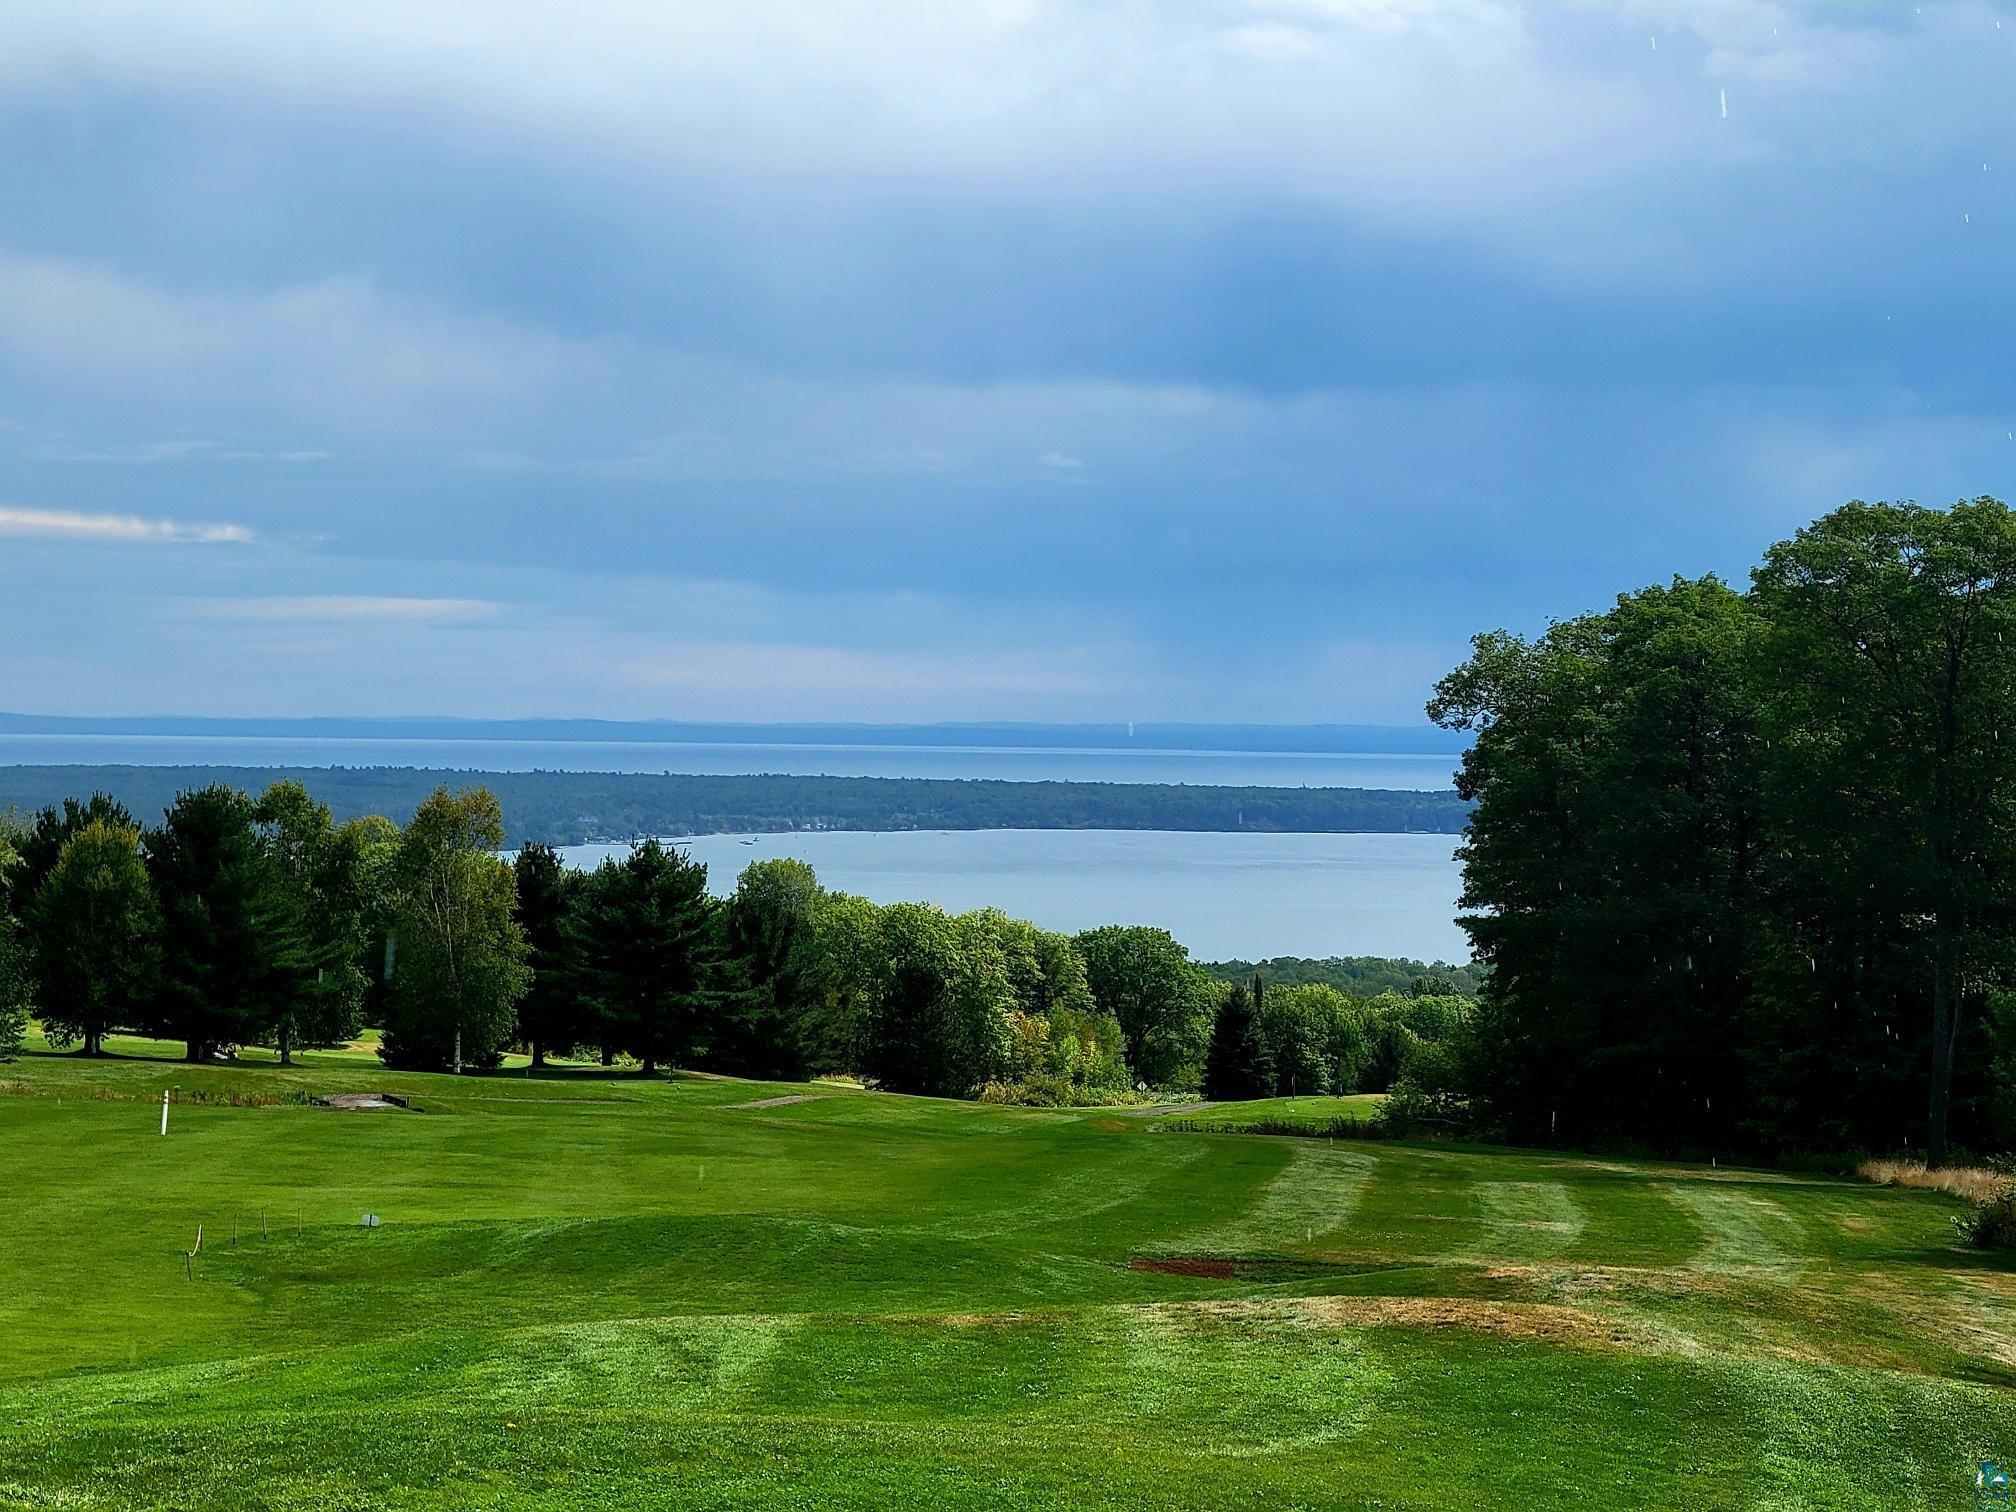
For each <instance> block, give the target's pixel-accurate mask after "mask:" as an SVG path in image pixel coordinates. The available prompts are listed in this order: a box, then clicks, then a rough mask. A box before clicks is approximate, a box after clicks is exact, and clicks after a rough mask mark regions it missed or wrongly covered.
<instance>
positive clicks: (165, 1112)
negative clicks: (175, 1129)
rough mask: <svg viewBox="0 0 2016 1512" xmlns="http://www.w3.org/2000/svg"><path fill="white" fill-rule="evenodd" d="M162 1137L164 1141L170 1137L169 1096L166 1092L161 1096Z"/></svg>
mask: <svg viewBox="0 0 2016 1512" xmlns="http://www.w3.org/2000/svg"><path fill="white" fill-rule="evenodd" d="M161 1137H162V1138H163V1139H166V1138H167V1137H168V1094H167V1093H166V1092H163V1093H162V1094H161Z"/></svg>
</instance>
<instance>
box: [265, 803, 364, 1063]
mask: <svg viewBox="0 0 2016 1512" xmlns="http://www.w3.org/2000/svg"><path fill="white" fill-rule="evenodd" d="M254 813H255V815H256V817H257V819H258V821H259V831H260V837H261V841H262V843H263V845H264V848H265V853H266V856H267V859H268V862H269V864H270V865H271V867H272V870H273V873H274V877H275V883H276V886H277V887H278V888H279V890H280V892H281V894H282V895H283V897H284V898H285V900H286V913H287V916H288V917H289V918H290V919H291V921H292V924H293V927H294V929H295V930H296V931H297V932H298V935H299V949H300V952H301V954H302V956H303V960H302V962H301V970H300V971H299V972H298V973H297V976H296V982H295V985H294V987H293V990H291V991H289V992H288V993H286V994H284V995H283V996H282V997H281V998H280V1000H279V1001H278V1002H277V1003H276V1004H275V1006H274V1009H273V1011H272V1012H271V1013H270V1014H269V1015H268V1019H267V1022H266V1024H265V1026H264V1035H263V1037H262V1043H270V1044H272V1045H273V1046H274V1047H275V1048H277V1049H278V1050H279V1052H280V1059H281V1061H282V1062H283V1063H284V1062H286V1061H289V1060H291V1059H292V1058H293V1052H294V1050H295V1048H296V1047H297V1046H303V1045H340V1044H343V1043H345V1042H346V1041H348V1040H350V1039H353V1038H354V1037H355V1036H356V1035H357V1033H358V1031H359V1029H360V1028H361V1027H362V1025H363V1020H364V1005H365V1002H366V1000H367V995H368V992H369V989H370V985H371V977H370V975H369V974H368V973H367V969H366V966H365V960H366V956H367V952H368V951H369V949H370V947H371V946H373V945H379V947H380V952H379V961H380V962H381V963H382V960H383V955H382V943H381V942H382V938H383V934H382V930H383V923H382V919H383V915H384V914H385V912H386V909H387V907H388V904H389V900H388V899H387V898H386V897H385V896H384V895H383V894H384V882H385V878H384V872H385V866H384V864H383V860H384V858H385V857H389V855H390V853H391V851H392V850H393V849H394V847H395V846H396V841H397V835H396V832H395V833H393V834H389V835H388V834H385V833H384V831H386V830H389V829H390V826H389V825H386V824H384V822H383V821H382V820H381V821H379V823H378V824H377V825H367V824H363V823H355V824H349V825H345V826H344V827H343V828H342V829H340V830H339V829H337V828H336V826H335V823H334V820H333V818H332V817H331V815H330V813H329V810H328V808H327V806H326V805H323V804H320V803H317V802H316V801H315V800H314V799H313V798H311V797H309V795H308V790H307V789H306V788H304V787H302V786H301V784H299V783H298V782H276V783H274V784H273V785H272V786H271V787H269V788H267V789H266V791H265V792H264V793H263V794H261V795H260V797H259V801H258V803H257V805H256V806H255V809H254ZM380 853H382V854H380Z"/></svg>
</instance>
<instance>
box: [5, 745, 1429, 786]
mask: <svg viewBox="0 0 2016 1512" xmlns="http://www.w3.org/2000/svg"><path fill="white" fill-rule="evenodd" d="M1456 760H1457V758H1456V757H1454V756H1448V755H1442V756H1394V755H1359V754H1337V753H1329V752H1326V753H1312V754H1307V755H1304V754H1298V753H1295V752H1278V751H1254V752H1246V751H1163V750H1133V749H1129V750H1110V751H1100V750H1084V751H1072V750H1031V749H1008V748H999V749H989V748H959V747H950V746H846V745H711V744H703V743H698V742H684V741H681V742H665V743H662V744H646V743H634V744H633V743H629V742H609V741H545V740H387V739H324V738H321V737H313V736H308V737H282V736H236V735H15V734H5V735H0V765H5V766H41V765H68V764H71V763H85V764H90V765H101V764H110V765H132V766H410V767H446V768H451V769H455V770H462V771H483V772H529V771H534V770H539V771H565V772H691V773H698V774H702V775H708V776H735V775H746V774H750V773H756V772H777V773H783V774H786V775H791V776H828V777H994V778H1004V779H1013V780H1017V781H1027V782H1042V781H1051V782H1188V783H1195V784H1198V785H1201V786H1210V787H1361V788H1413V789H1429V788H1446V787H1447V786H1448V785H1449V781H1450V778H1451V776H1452V775H1453V774H1454V772H1455V770H1456Z"/></svg>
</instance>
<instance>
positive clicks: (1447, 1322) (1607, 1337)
mask: <svg viewBox="0 0 2016 1512" xmlns="http://www.w3.org/2000/svg"><path fill="white" fill-rule="evenodd" d="M1146 1310H1147V1311H1151V1312H1156V1313H1161V1314H1164V1315H1167V1316H1170V1317H1179V1316H1184V1315H1188V1316H1192V1317H1209V1318H1219V1319H1232V1318H1252V1319H1254V1320H1256V1321H1265V1320H1267V1319H1273V1320H1275V1321H1277V1322H1281V1323H1290V1324H1297V1325H1300V1326H1303V1327H1311V1328H1423V1329H1450V1328H1454V1329H1462V1330H1464V1331H1466V1332H1470V1333H1486V1334H1492V1335H1495V1336H1496V1337H1498V1338H1503V1339H1527V1340H1540V1341H1543V1342H1546V1343H1550V1344H1565V1345H1572V1346H1576V1347H1579V1348H1583V1349H1633V1350H1639V1351H1648V1352H1649V1351H1652V1350H1655V1349H1659V1348H1661V1347H1662V1346H1661V1344H1660V1342H1659V1341H1658V1340H1657V1339H1656V1338H1655V1337H1654V1336H1653V1335H1651V1334H1648V1333H1646V1332H1644V1331H1643V1330H1640V1329H1637V1328H1634V1327H1633V1326H1631V1325H1630V1324H1628V1323H1626V1322H1625V1321H1624V1320H1622V1319H1612V1318H1603V1317H1598V1316H1597V1315H1596V1314H1594V1313H1589V1312H1584V1311H1583V1310H1582V1309H1580V1308H1576V1307H1563V1306H1560V1305H1558V1304H1556V1303H1550V1302H1495V1301H1487V1300H1483V1299H1480V1298H1475V1297H1292V1298H1290V1297H1281V1298H1266V1299H1254V1300H1251V1301H1229V1302H1174V1303H1156V1304H1152V1305H1151V1306H1150V1307H1149V1308H1148V1309H1146Z"/></svg>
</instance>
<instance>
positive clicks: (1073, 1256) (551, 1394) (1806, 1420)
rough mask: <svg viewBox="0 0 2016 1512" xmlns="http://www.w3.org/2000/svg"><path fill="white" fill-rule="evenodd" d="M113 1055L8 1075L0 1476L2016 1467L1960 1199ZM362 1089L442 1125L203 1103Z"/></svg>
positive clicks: (1068, 1500)
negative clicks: (195, 1247)
mask: <svg viewBox="0 0 2016 1512" xmlns="http://www.w3.org/2000/svg"><path fill="white" fill-rule="evenodd" d="M114 1048H115V1049H116V1050H118V1051H119V1052H120V1054H119V1058H113V1059H107V1060H104V1061H95V1062H86V1061H81V1060H78V1059H76V1058H72V1057H57V1056H49V1055H41V1054H31V1055H27V1056H24V1057H23V1058H21V1059H20V1060H18V1061H16V1062H14V1063H13V1064H12V1065H8V1066H4V1067H0V1083H4V1084H5V1085H6V1086H7V1087H8V1088H10V1089H11V1090H10V1094H9V1095H6V1096H0V1149H4V1150H5V1151H7V1152H8V1155H9V1157H10V1158H9V1159H7V1160H6V1161H5V1162H4V1163H0V1202H4V1211H5V1212H6V1213H7V1214H8V1216H9V1229H8V1239H7V1242H6V1243H5V1244H4V1245H0V1504H9V1503H13V1502H18V1503H21V1504H24V1505H30V1506H34V1505H65V1506H107V1507H113V1506H117V1507H125V1506H134V1505H143V1506H144V1505H159V1506H177V1507H189V1506H205V1507H209V1506H233V1505H246V1506H275V1507H329V1506H334V1507H346V1506H350V1507H362V1506H381V1505H392V1506H408V1507H427V1508H448V1507H458V1508H459V1507H471V1506H553V1507H558V1506H651V1505H674V1506H720V1507H729V1506H746V1505H752V1504H777V1505H794V1506H821V1507H824V1506H858V1507H870V1506H874V1507H885V1506H892V1505H933V1506H953V1507H965V1506H971V1507H989V1508H992V1507H1002V1506H1007V1507H1051V1506H1085V1507H1116V1508H1117V1507H1195V1506H1225V1505H1233V1504H1240V1505H1244V1504H1251V1503H1254V1502H1260V1503H1265V1504H1271V1505H1278V1506H1281V1507H1296V1506H1329V1505H1344V1506H1362V1505H1374V1504H1376V1505H1384V1506H1421V1507H1441V1506H1446V1505H1450V1504H1451V1497H1452V1495H1453V1494H1454V1491H1456V1490H1460V1491H1461V1492H1462V1495H1463V1496H1465V1497H1471V1498H1472V1499H1473V1500H1474V1499H1476V1497H1479V1496H1481V1497H1482V1498H1483V1500H1484V1504H1487V1505H1506V1506H1520V1507H1533V1506H1562V1507H1581V1506H1589V1505H1605V1506H1627V1505H1628V1506H1637V1505H1649V1506H1674V1507H1678V1506H1687V1507H1717V1506H1721V1507H1747V1506H1755V1505H1759V1504H1768V1505H1774V1506H1804V1505H1812V1506H1826V1507H1843V1506H1845V1507H1868V1508H1879V1507H1881V1508H1892V1507H1899V1506H1916V1505H1939V1504H1942V1503H1946V1504H1953V1505H1965V1504H1966V1503H1965V1497H1966V1496H1967V1495H1968V1494H1969V1492H1968V1486H1969V1482H1970V1481H1971V1476H1972V1473H1973V1468H1974V1462H1975V1460H1976V1459H1977V1458H1994V1457H1997V1455H1998V1454H1999V1455H2004V1456H2007V1455H2010V1454H2011V1453H2012V1450H2016V1275H2012V1274H2011V1272H2010V1270H2009V1269H2008V1268H2007V1267H2006V1266H2005V1265H2004V1264H2003V1263H2002V1262H2000V1261H1999V1260H1997V1259H1996V1258H1995V1257H1992V1256H1986V1255H1982V1254H1979V1253H1976V1252H1972V1251H1969V1250H1966V1249H1964V1248H1962V1247H1960V1246H1959V1244H1958V1243H1957V1241H1956V1239H1955V1236H1954V1235H1953V1232H1952V1226H1951V1223H1950V1218H1951V1216H1952V1215H1953V1214H1954V1213H1956V1212H1958V1211H1960V1203H1959V1202H1958V1201H1956V1200H1955V1199H1954V1198H1952V1197H1949V1196H1947V1195H1945V1194H1943V1193H1940V1192H1935V1191H1918V1190H1907V1189H1902V1188H1894V1187H1892V1188H1884V1187H1877V1186H1873V1185H1869V1184H1866V1183H1862V1182H1852V1181H1850V1182H1843V1181H1832V1180H1825V1179H1820V1178H1815V1177H1809V1176H1792V1175H1786V1174H1783V1173H1777V1172H1766V1171H1741V1170H1731V1169H1728V1168H1722V1169H1702V1168H1697V1167H1689V1166H1677V1165H1674V1166H1662V1165H1642V1164H1632V1163H1624V1162H1611V1161H1602V1160H1590V1159H1584V1158H1581V1157H1576V1156H1563V1155H1557V1154H1548V1153H1544V1152H1516V1151H1504V1150H1473V1149H1463V1150H1458V1149H1452V1148H1448V1147H1441V1146H1435V1145H1417V1144H1404V1143H1387V1142H1358V1141H1350V1140H1341V1139H1340V1140H1335V1141H1323V1140H1316V1141H1310V1140H1298V1139H1292V1138H1253V1137H1250V1136H1236V1135H1226V1136H1212V1135H1192V1134H1182V1133H1167V1132H1159V1131H1158V1129H1157V1125H1158V1123H1163V1122H1166V1120H1157V1119H1154V1118H1145V1119H1144V1118H1138V1117H1131V1116H1126V1115H1123V1114H1121V1113H1119V1112H1116V1111H1115V1110H1106V1109H1090V1110H1082V1111H1069V1112H1067V1111H1058V1110H1037V1109H1022V1108H1011V1107H977V1106H973V1105H970V1104H959V1103H952V1102H943V1101H936V1100H931V1099H906V1098H896V1097H888V1096H883V1095H880V1094H875V1093H870V1092H864V1091H862V1090H861V1089H859V1088H858V1087H852V1086H847V1085H841V1084H835V1083H812V1084H805V1085H795V1086H794V1085H782V1084H752V1083H743V1082H733V1081H725V1080H710V1079H692V1078H680V1079H664V1080H661V1079H645V1078H641V1077H639V1076H637V1075H636V1074H635V1073H634V1072H629V1071H623V1070H616V1071H609V1072H605V1071H603V1070H602V1069H601V1068H600V1067H592V1066H569V1067H554V1068H552V1069H550V1070H548V1071H545V1072H542V1073H539V1074H528V1072H527V1070H526V1068H524V1067H523V1066H517V1067H513V1068H511V1069H510V1070H507V1071H503V1072H498V1073H493V1074H489V1075H483V1076H465V1077H462V1078H455V1077H449V1076H423V1075H415V1074H413V1073H400V1072H388V1071H386V1070H384V1069H383V1068H382V1067H381V1066H379V1065H378V1064H377V1061H376V1058H375V1057H374V1056H371V1055H370V1054H369V1053H368V1050H366V1049H364V1048H362V1047H353V1048H351V1049H345V1050H335V1051H314V1052H308V1053H305V1054H303V1055H302V1056H300V1057H299V1064H297V1065H296V1066H294V1067H291V1068H281V1067H278V1066H275V1065H272V1064H270V1063H269V1062H268V1061H266V1060H264V1059H262V1058H259V1057H256V1056H252V1055H249V1054H248V1055H247V1056H245V1057H242V1058H241V1059H240V1061H239V1062H238V1063H236V1064H233V1065H220V1066H191V1065H186V1064H182V1063H180V1062H177V1061H173V1060H167V1059H152V1058H148V1056H147V1055H146V1054H145V1052H148V1051H152V1052H154V1053H155V1054H158V1055H163V1056H165V1055H171V1054H173V1053H174V1051H175V1049H176V1048H177V1047H174V1046H163V1045H149V1044H144V1043H140V1042H134V1041H126V1040H122V1041H119V1042H116V1044H115V1047H114ZM164 1088H165V1089H167V1090H170V1091H171V1092H174V1091H176V1090H177V1089H179V1090H180V1094H181V1096H182V1098H183V1099H184V1100H182V1101H180V1102H178V1103H177V1104H176V1105H175V1106H174V1107H173V1108H172V1109H171V1120H170V1132H169V1135H168V1137H167V1138H165V1139H164V1138H162V1137H161V1135H160V1133H159V1098H160V1094H161V1091H162V1090H163V1089H164ZM342 1090H380V1091H392V1092H396V1093H398V1094H399V1095H401V1096H406V1097H408V1098H409V1099H410V1100H411V1101H412V1102H413V1104H414V1105H415V1106H416V1107H417V1108H419V1109H420V1110H422V1111H418V1112H384V1113H344V1112H334V1111H330V1110H327V1109H322V1108H317V1107H313V1106H307V1105H305V1104H304V1103H302V1102H298V1101H292V1100H284V1099H281V1098H277V1097H276V1098H275V1100H274V1103H273V1105H270V1106H256V1107H233V1106H228V1105H226V1104H225V1103H224V1102H223V1101H221V1100H220V1099H221V1098H222V1097H223V1096H224V1095H226V1094H242V1095H246V1096H250V1095H254V1094H258V1093H260V1092H264V1091H272V1092H284V1093H293V1092H297V1091H298V1092H301V1093H309V1094H318V1095H319V1094H326V1093H328V1092H332V1091H342ZM199 1097H200V1098H204V1099H209V1100H197V1099H198V1098H199ZM779 1097H792V1098H799V1099H803V1100H800V1101H792V1102H788V1103H781V1104H780V1103H776V1102H774V1101H773V1100H774V1099H776V1098H779ZM1338 1101H1339V1100H1335V1099H1300V1098H1298V1099H1275V1100H1269V1102H1268V1103H1265V1104H1245V1105H1236V1106H1230V1107H1222V1108H1218V1109H1213V1110H1209V1114H1208V1115H1207V1116H1210V1115H1216V1116H1219V1117H1224V1118H1227V1119H1228V1121H1231V1122H1233V1123H1236V1122H1238V1121H1239V1120H1241V1119H1252V1118H1280V1117H1282V1116H1284V1115H1287V1116H1295V1117H1312V1116H1314V1117H1334V1116H1336V1115H1337V1113H1338V1109H1337V1107H1336V1106H1335V1105H1336V1103H1337V1102H1338ZM1354 1101H1355V1100H1354ZM750 1104H767V1106H748V1105H750ZM1359 1106H1361V1107H1363V1106H1365V1105H1364V1104H1362V1103H1361V1104H1359ZM366 1212H370V1213H373V1214H376V1215H377V1216H378V1217H379V1218H380V1219H381V1226H379V1227H377V1228H375V1229H366V1228H364V1227H362V1226H361V1225H360V1219H361V1217H362V1215H363V1214H365V1213H366ZM198 1224H201V1225H203V1228H204V1235H205V1237H204V1243H203V1248H202V1251H201V1253H200V1255H199V1256H198V1257H197V1259H196V1260H195V1261H194V1262H193V1265H190V1264H188V1263H186V1262H185V1260H184V1258H183V1255H184V1252H185V1251H187V1250H188V1249H189V1248H190V1247H191V1243H192V1240H193V1237H194V1234H195V1230H196V1227H197V1225H198ZM191 1271H193V1279H191V1277H190V1272H191ZM1458 1504H1461V1498H1458Z"/></svg>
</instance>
